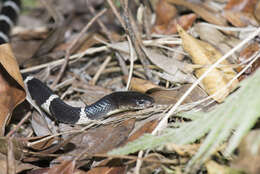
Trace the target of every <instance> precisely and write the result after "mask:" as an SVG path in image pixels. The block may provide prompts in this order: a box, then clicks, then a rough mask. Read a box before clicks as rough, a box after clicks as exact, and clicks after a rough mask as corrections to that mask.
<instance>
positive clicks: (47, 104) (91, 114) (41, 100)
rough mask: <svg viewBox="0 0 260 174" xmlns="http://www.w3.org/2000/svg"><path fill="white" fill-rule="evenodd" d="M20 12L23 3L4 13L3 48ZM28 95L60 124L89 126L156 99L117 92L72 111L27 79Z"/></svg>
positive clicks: (9, 4)
mask: <svg viewBox="0 0 260 174" xmlns="http://www.w3.org/2000/svg"><path fill="white" fill-rule="evenodd" d="M19 11H20V0H6V1H4V3H3V6H2V10H1V13H0V44H4V43H8V42H9V32H10V30H11V28H12V26H13V25H14V23H15V22H16V19H17V17H18V15H19ZM23 78H24V84H25V86H26V87H27V92H28V93H29V94H27V95H30V97H31V98H32V99H33V100H34V101H35V103H36V104H37V105H38V106H39V107H40V108H41V109H43V110H44V111H45V112H47V113H48V114H51V115H52V116H53V117H54V118H55V119H56V120H57V121H59V122H62V123H67V124H85V123H88V122H89V120H93V119H100V118H104V117H107V116H109V115H112V114H115V113H118V112H122V111H126V110H137V109H143V108H146V107H149V106H151V105H152V104H153V102H154V100H153V98H152V97H150V96H148V95H146V94H142V93H139V92H134V91H126V92H114V93H111V94H109V95H106V96H105V97H103V98H101V99H100V100H98V101H97V102H95V103H93V104H91V105H89V106H86V107H72V106H70V105H68V104H66V103H65V102H63V101H62V100H61V99H60V98H59V97H58V96H57V95H55V94H54V93H53V92H52V91H51V89H50V88H49V87H47V86H46V85H45V84H43V83H42V82H41V81H40V80H38V79H36V78H34V77H33V76H27V75H24V76H23Z"/></svg>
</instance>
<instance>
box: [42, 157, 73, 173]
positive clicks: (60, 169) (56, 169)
mask: <svg viewBox="0 0 260 174" xmlns="http://www.w3.org/2000/svg"><path fill="white" fill-rule="evenodd" d="M75 164H76V163H75V161H74V160H73V161H63V162H62V163H61V164H59V165H55V166H53V167H51V168H50V169H49V170H48V172H47V173H46V174H57V173H59V174H73V171H74V170H75Z"/></svg>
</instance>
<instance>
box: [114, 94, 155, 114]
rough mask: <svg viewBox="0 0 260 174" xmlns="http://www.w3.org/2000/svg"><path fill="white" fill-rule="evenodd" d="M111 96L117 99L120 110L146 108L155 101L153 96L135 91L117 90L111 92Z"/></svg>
mask: <svg viewBox="0 0 260 174" xmlns="http://www.w3.org/2000/svg"><path fill="white" fill-rule="evenodd" d="M111 98H113V99H114V101H116V105H117V107H118V109H119V110H137V109H144V108H147V107H150V106H152V105H153V103H154V99H153V98H152V97H150V96H148V95H146V94H143V93H140V92H135V91H126V92H115V93H112V94H111Z"/></svg>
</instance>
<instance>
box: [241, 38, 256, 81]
mask: <svg viewBox="0 0 260 174" xmlns="http://www.w3.org/2000/svg"><path fill="white" fill-rule="evenodd" d="M259 49H260V47H259V44H258V43H256V42H253V43H251V44H249V45H248V46H247V47H246V48H244V49H243V50H242V51H241V52H240V56H239V59H238V63H243V62H248V59H250V58H251V56H253V55H254V54H255V53H256V52H257V51H259ZM246 65H247V64H243V65H241V66H240V67H238V68H236V70H237V71H238V72H240V71H241V70H242V69H243V68H244V67H245V66H246ZM259 66H260V59H257V60H256V61H255V62H254V63H253V64H252V66H250V67H249V68H248V69H247V70H246V71H245V72H244V73H243V74H242V75H241V76H239V78H238V79H239V80H243V79H244V78H245V77H247V76H249V75H250V74H252V73H253V72H255V70H257V69H258V67H259Z"/></svg>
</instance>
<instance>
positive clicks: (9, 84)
mask: <svg viewBox="0 0 260 174" xmlns="http://www.w3.org/2000/svg"><path fill="white" fill-rule="evenodd" d="M0 63H1V65H0V67H1V68H0V93H1V97H0V111H1V112H0V135H3V134H4V129H5V125H6V124H7V123H8V120H9V119H10V116H11V114H12V111H13V109H14V108H15V107H16V106H17V105H18V104H20V103H21V102H23V101H24V99H25V96H26V94H25V89H24V84H23V78H22V76H21V74H20V71H19V66H18V64H17V62H16V59H15V57H14V55H13V53H12V50H11V47H10V45H9V44H3V45H0Z"/></svg>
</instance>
